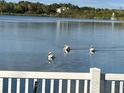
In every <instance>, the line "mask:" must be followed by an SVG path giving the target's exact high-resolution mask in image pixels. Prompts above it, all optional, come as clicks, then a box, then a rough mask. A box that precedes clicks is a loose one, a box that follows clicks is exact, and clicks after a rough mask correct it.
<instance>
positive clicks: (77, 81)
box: [75, 80, 79, 93]
mask: <svg viewBox="0 0 124 93" xmlns="http://www.w3.org/2000/svg"><path fill="white" fill-rule="evenodd" d="M75 93H79V80H76V89H75Z"/></svg>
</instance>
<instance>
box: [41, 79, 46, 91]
mask: <svg viewBox="0 0 124 93" xmlns="http://www.w3.org/2000/svg"><path fill="white" fill-rule="evenodd" d="M45 85H46V80H45V79H43V80H42V93H45Z"/></svg>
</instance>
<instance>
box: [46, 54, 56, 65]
mask: <svg viewBox="0 0 124 93" xmlns="http://www.w3.org/2000/svg"><path fill="white" fill-rule="evenodd" d="M47 59H48V61H49V63H51V61H52V60H54V59H55V56H54V54H53V53H52V52H49V53H48V56H47Z"/></svg>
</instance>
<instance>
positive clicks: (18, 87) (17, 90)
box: [16, 78, 20, 93]
mask: <svg viewBox="0 0 124 93" xmlns="http://www.w3.org/2000/svg"><path fill="white" fill-rule="evenodd" d="M16 93H20V79H19V78H17V85H16Z"/></svg>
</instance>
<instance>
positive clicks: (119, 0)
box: [6, 0, 124, 8]
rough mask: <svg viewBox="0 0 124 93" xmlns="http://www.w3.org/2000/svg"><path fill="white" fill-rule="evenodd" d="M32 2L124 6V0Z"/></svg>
mask: <svg viewBox="0 0 124 93" xmlns="http://www.w3.org/2000/svg"><path fill="white" fill-rule="evenodd" d="M6 1H8V2H18V1H22V0H6ZM27 1H31V2H41V3H46V4H51V3H72V4H75V5H78V6H81V7H83V6H91V7H100V8H120V7H123V8H124V0H27Z"/></svg>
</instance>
